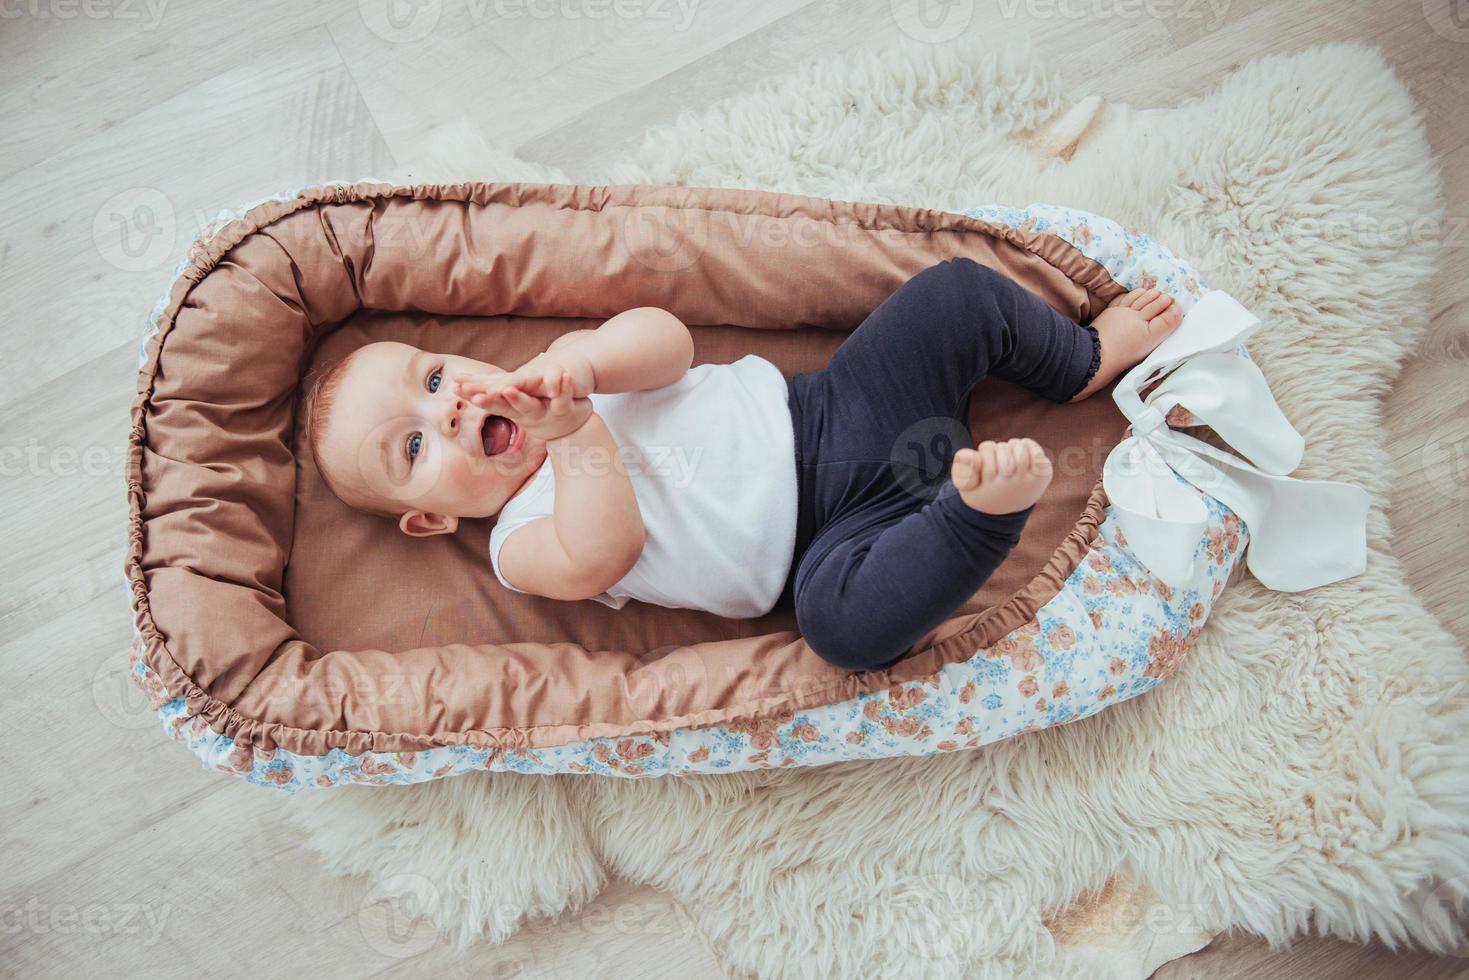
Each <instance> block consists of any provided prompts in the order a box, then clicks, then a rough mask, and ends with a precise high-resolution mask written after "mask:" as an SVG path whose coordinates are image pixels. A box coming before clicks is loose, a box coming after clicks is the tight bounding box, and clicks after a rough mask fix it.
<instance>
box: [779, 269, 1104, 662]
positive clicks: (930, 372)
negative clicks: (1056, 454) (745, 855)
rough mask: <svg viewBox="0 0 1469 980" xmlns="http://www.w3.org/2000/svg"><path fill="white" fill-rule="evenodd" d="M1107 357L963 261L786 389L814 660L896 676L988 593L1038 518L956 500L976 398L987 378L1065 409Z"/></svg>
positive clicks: (803, 616) (931, 275)
mask: <svg viewBox="0 0 1469 980" xmlns="http://www.w3.org/2000/svg"><path fill="white" fill-rule="evenodd" d="M1099 358H1100V346H1099V342H1098V340H1097V333H1096V330H1095V329H1093V328H1091V327H1089V326H1088V327H1083V326H1081V325H1079V324H1077V323H1076V322H1075V321H1073V320H1070V319H1067V318H1066V317H1064V316H1062V315H1061V314H1059V313H1057V312H1056V311H1055V310H1053V309H1051V307H1050V306H1048V305H1047V304H1046V303H1045V302H1044V301H1042V300H1041V299H1040V298H1039V297H1037V296H1036V295H1035V294H1033V293H1031V292H1030V291H1028V290H1026V289H1025V288H1023V287H1022V286H1020V285H1019V284H1017V283H1016V282H1015V281H1014V280H1012V279H1010V278H1009V277H1007V276H1005V275H1003V274H1001V273H999V272H996V271H994V270H992V269H990V268H988V267H986V266H983V265H980V264H979V263H977V262H975V261H973V260H972V259H968V258H955V259H948V260H945V261H943V262H939V263H937V264H936V265H933V266H930V267H928V268H926V269H924V270H923V271H922V272H919V273H918V274H917V275H915V276H913V277H912V278H911V279H909V280H908V281H907V282H906V283H904V284H903V285H902V286H900V287H899V288H898V289H897V290H896V291H895V292H894V293H893V294H892V295H891V296H889V297H888V298H887V299H886V300H884V301H883V303H882V305H881V306H879V307H878V308H877V309H876V310H874V311H873V312H872V314H871V315H870V316H868V317H867V319H866V320H864V321H863V322H862V324H861V326H859V327H858V328H857V329H856V330H854V331H853V332H852V333H851V334H850V335H849V336H848V337H847V338H846V339H845V340H844V341H843V342H842V344H841V346H840V347H839V348H837V351H836V353H835V354H833V355H832V358H831V362H830V363H829V364H828V365H827V367H825V368H823V369H821V370H819V371H808V372H805V373H804V374H797V375H795V376H794V377H792V378H790V379H789V382H788V387H789V403H790V409H791V419H792V421H793V422H794V424H795V430H796V473H797V482H798V485H799V488H800V505H799V509H798V516H797V530H796V551H795V558H794V560H793V562H792V565H791V572H790V575H789V576H788V578H787V580H786V585H785V593H784V594H783V595H782V597H781V602H782V603H787V604H788V603H791V602H794V604H795V611H796V623H797V627H798V628H799V629H800V631H801V635H802V637H803V638H804V639H805V641H806V643H807V644H808V645H810V647H811V648H812V649H813V650H814V651H815V652H816V653H817V654H818V655H820V656H821V657H822V658H823V659H824V660H826V661H828V662H830V663H832V664H835V665H836V666H839V667H843V668H846V669H847V670H878V669H882V668H886V667H890V666H892V665H893V664H894V663H896V662H898V661H899V660H901V659H903V657H905V656H906V655H907V654H908V653H909V652H911V650H912V647H913V644H914V643H916V642H917V641H918V640H919V638H920V637H922V636H923V635H924V634H925V633H927V632H928V631H929V630H931V629H933V628H934V627H936V626H938V625H939V624H940V623H942V622H943V621H944V620H945V619H947V618H948V617H949V616H951V615H952V614H953V612H954V610H956V609H958V608H959V607H960V606H961V605H963V604H964V603H965V602H967V601H968V600H969V599H970V598H971V597H973V595H974V594H975V593H976V592H978V591H979V588H980V586H982V585H983V584H984V582H985V580H986V579H988V578H989V577H990V575H992V574H993V573H994V571H995V569H996V568H998V567H999V566H1000V563H1001V562H1002V561H1004V559H1005V557H1006V556H1007V555H1008V554H1009V553H1010V550H1011V549H1012V548H1013V547H1014V546H1015V545H1016V543H1018V542H1019V540H1020V532H1021V531H1022V530H1023V529H1024V527H1025V524H1026V522H1027V521H1028V520H1029V518H1030V515H1031V513H1032V512H1033V511H1034V509H1035V506H1034V505H1033V504H1032V505H1031V506H1030V507H1027V508H1026V509H1025V510H1022V511H1017V512H1015V513H1012V514H1000V515H994V514H985V513H982V512H980V511H977V510H974V509H973V508H971V507H969V506H968V505H967V504H965V503H964V501H963V499H962V498H960V496H959V494H958V491H957V490H955V489H954V485H953V483H952V482H951V481H950V479H949V468H950V461H951V460H952V458H953V455H954V452H955V451H956V450H958V449H961V448H965V447H972V446H973V439H972V437H971V436H970V433H969V427H968V424H967V420H968V415H969V393H970V389H972V388H973V387H974V385H975V384H976V383H978V382H979V381H980V380H981V379H983V378H985V377H986V376H989V377H995V378H999V379H1001V380H1004V381H1009V382H1012V383H1014V384H1018V385H1023V386H1024V387H1026V388H1028V389H1030V390H1031V391H1033V392H1035V393H1036V394H1037V395H1039V396H1041V397H1043V398H1047V399H1050V400H1051V401H1057V402H1065V401H1069V400H1070V399H1071V397H1072V396H1073V395H1075V394H1076V393H1077V392H1078V391H1080V390H1081V389H1082V388H1083V387H1085V386H1086V384H1087V382H1088V381H1090V380H1091V378H1092V375H1093V374H1094V373H1095V372H1096V369H1097V365H1098V363H1099ZM1024 434H1025V433H1023V432H1017V433H1015V434H1014V435H1015V436H1023V435H1024ZM1006 438H1009V437H1008V436H1007V437H1006Z"/></svg>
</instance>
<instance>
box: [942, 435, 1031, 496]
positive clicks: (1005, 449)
mask: <svg viewBox="0 0 1469 980" xmlns="http://www.w3.org/2000/svg"><path fill="white" fill-rule="evenodd" d="M1051 475H1052V473H1051V461H1050V460H1049V459H1047V458H1046V453H1045V450H1043V449H1041V447H1040V444H1039V443H1038V442H1036V441H1035V440H1034V439H1011V440H1010V441H1008V442H991V441H989V440H985V441H984V442H981V443H980V444H979V447H978V448H977V449H961V450H959V451H958V452H957V453H955V454H954V465H953V467H952V468H951V470H950V476H951V478H952V479H953V481H954V486H955V487H956V488H957V489H958V491H959V496H960V497H962V498H963V499H964V502H965V503H966V504H968V505H969V506H970V507H972V508H974V509H975V510H977V511H981V512H983V513H986V514H1013V513H1014V512H1015V511H1017V510H1024V509H1025V508H1027V507H1029V506H1030V505H1031V504H1033V503H1035V502H1036V501H1037V500H1039V499H1040V498H1041V494H1043V493H1045V492H1046V487H1048V486H1050V485H1051Z"/></svg>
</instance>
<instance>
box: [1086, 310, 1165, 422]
mask: <svg viewBox="0 0 1469 980" xmlns="http://www.w3.org/2000/svg"><path fill="white" fill-rule="evenodd" d="M1182 322H1183V310H1182V308H1180V307H1179V305H1178V304H1177V303H1175V302H1173V297H1172V296H1169V295H1168V294H1167V293H1160V292H1158V290H1156V289H1134V290H1133V291H1132V292H1130V293H1126V294H1124V295H1122V296H1119V297H1117V298H1116V299H1114V300H1113V301H1112V302H1111V304H1110V305H1108V307H1107V308H1106V309H1105V310H1103V311H1102V312H1101V314H1100V315H1098V316H1097V318H1096V319H1095V320H1093V321H1092V326H1094V327H1096V328H1097V338H1098V339H1099V340H1100V341H1101V342H1102V363H1101V365H1100V366H1099V367H1098V368H1097V373H1096V374H1094V375H1092V379H1091V381H1089V382H1087V385H1086V387H1085V388H1083V389H1081V391H1079V392H1077V393H1076V396H1075V397H1074V398H1072V399H1071V400H1072V401H1074V402H1079V401H1081V400H1082V399H1083V398H1090V397H1091V396H1092V395H1093V394H1095V393H1096V392H1097V391H1099V390H1101V389H1102V388H1105V387H1107V385H1109V384H1111V383H1112V379H1113V378H1115V377H1117V376H1118V375H1119V374H1121V373H1122V372H1123V371H1126V370H1127V369H1128V368H1131V367H1135V366H1136V365H1138V364H1141V363H1142V360H1143V358H1145V357H1147V356H1148V355H1149V354H1151V353H1152V352H1153V349H1154V348H1155V347H1157V346H1158V345H1159V344H1161V343H1162V342H1163V341H1164V339H1165V338H1167V336H1168V335H1169V334H1171V333H1172V332H1173V331H1175V330H1177V329H1178V325H1179V324H1180V323H1182Z"/></svg>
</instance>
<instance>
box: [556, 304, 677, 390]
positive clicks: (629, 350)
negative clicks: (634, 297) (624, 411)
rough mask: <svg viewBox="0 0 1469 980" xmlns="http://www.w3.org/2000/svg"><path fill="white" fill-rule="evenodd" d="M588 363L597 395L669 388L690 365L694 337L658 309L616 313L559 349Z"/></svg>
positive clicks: (645, 307) (638, 308)
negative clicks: (579, 356) (593, 376)
mask: <svg viewBox="0 0 1469 980" xmlns="http://www.w3.org/2000/svg"><path fill="white" fill-rule="evenodd" d="M561 349H563V350H566V351H568V352H571V353H575V354H581V355H583V356H585V357H586V359H587V360H589V361H591V362H592V370H593V372H594V373H595V374H596V378H597V381H596V384H597V387H596V390H597V391H599V392H618V391H643V390H645V389H648V388H662V387H663V386H664V385H671V384H673V383H674V382H675V381H677V380H678V379H679V378H682V377H683V376H684V372H686V371H688V369H689V365H690V364H692V363H693V362H694V338H693V336H692V335H691V334H690V333H689V328H688V327H687V326H685V325H684V322H683V321H682V320H680V319H679V318H678V317H676V316H674V315H673V314H672V313H669V312H668V311H667V310H660V309H659V308H657V307H656V306H640V307H637V308H636V309H632V310H624V311H623V312H621V313H619V314H617V315H616V316H614V317H613V318H612V319H610V320H608V321H607V322H606V323H604V324H602V325H601V326H600V327H598V328H597V329H596V330H593V331H591V333H590V335H588V336H585V337H579V338H576V339H574V340H571V341H568V342H567V343H566V345H565V347H563V348H561Z"/></svg>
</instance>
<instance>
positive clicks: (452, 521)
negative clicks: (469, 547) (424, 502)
mask: <svg viewBox="0 0 1469 980" xmlns="http://www.w3.org/2000/svg"><path fill="white" fill-rule="evenodd" d="M398 527H399V528H400V529H401V530H402V531H403V533H404V534H407V535H409V536H410V537H415V538H426V537H429V536H430V535H434V534H453V533H454V532H455V531H457V530H459V518H457V517H449V516H447V515H445V514H430V513H427V512H425V511H421V510H410V511H409V512H408V513H406V514H404V515H403V516H402V517H401V518H399V519H398Z"/></svg>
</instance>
